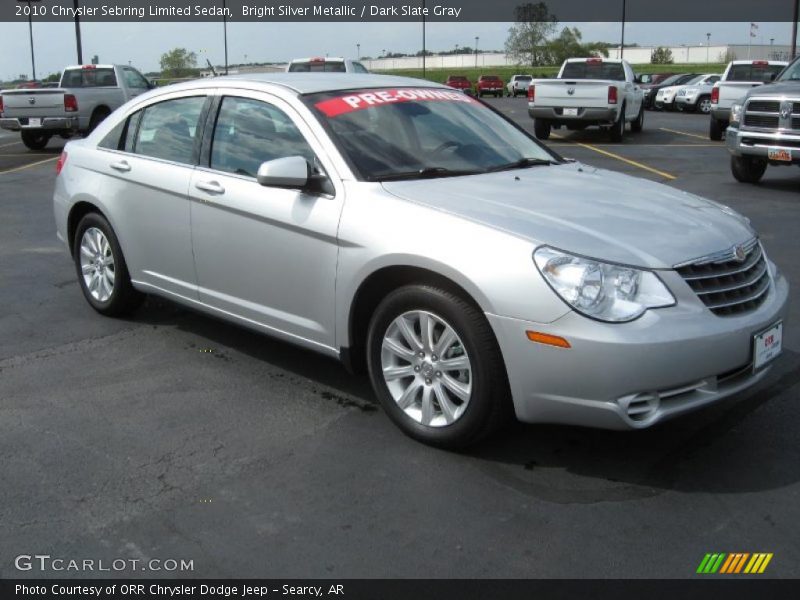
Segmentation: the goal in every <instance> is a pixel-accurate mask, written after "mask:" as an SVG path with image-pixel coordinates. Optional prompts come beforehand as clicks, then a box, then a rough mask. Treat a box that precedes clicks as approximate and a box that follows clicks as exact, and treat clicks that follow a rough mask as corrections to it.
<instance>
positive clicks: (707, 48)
mask: <svg viewBox="0 0 800 600" xmlns="http://www.w3.org/2000/svg"><path fill="white" fill-rule="evenodd" d="M710 52H711V34H710V33H707V34H706V64H708V63H709V62H710V61H709V54H710Z"/></svg>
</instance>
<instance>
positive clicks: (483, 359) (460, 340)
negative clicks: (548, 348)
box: [367, 285, 510, 449]
mask: <svg viewBox="0 0 800 600" xmlns="http://www.w3.org/2000/svg"><path fill="white" fill-rule="evenodd" d="M367 348H368V367H369V375H370V379H371V382H372V386H373V388H374V390H375V393H376V395H377V396H378V398H379V400H380V401H381V404H382V405H383V407H384V409H385V410H386V413H387V414H388V415H389V417H390V418H391V419H392V421H394V422H395V424H396V425H397V426H398V427H400V429H402V430H403V431H404V432H405V433H406V434H407V435H409V436H411V437H412V438H414V439H416V440H418V441H421V442H423V443H426V444H430V445H432V446H438V447H441V448H453V449H455V448H463V447H465V446H468V445H470V444H473V443H475V442H477V441H478V440H480V439H481V438H483V437H485V436H487V435H489V434H491V433H492V432H494V431H496V430H497V429H498V428H499V427H500V426H501V425H502V424H503V423H504V421H505V420H506V418H507V417H508V416H509V415H510V410H509V406H510V403H509V398H510V393H509V391H508V382H507V379H506V375H505V368H504V366H503V360H502V356H501V354H500V349H499V347H498V345H497V341H496V339H495V337H494V333H493V332H492V329H491V327H490V326H489V323H488V322H487V321H486V318H485V316H484V315H483V313H482V312H481V311H479V310H478V309H477V308H475V307H474V306H473V305H472V304H470V303H469V302H467V301H465V300H464V299H463V298H461V297H459V296H457V295H455V294H453V293H451V292H448V291H445V290H443V289H439V288H436V287H432V286H428V285H409V286H405V287H402V288H400V289H397V290H395V291H394V292H392V293H391V294H389V295H388V296H387V297H386V298H385V299H384V300H383V302H381V303H380V305H379V306H378V308H377V309H376V311H375V314H374V315H373V317H372V321H371V323H370V327H369V333H368V340H367Z"/></svg>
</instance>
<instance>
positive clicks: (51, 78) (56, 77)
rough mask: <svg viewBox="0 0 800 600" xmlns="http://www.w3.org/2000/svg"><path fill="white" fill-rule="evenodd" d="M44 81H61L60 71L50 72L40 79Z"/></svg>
mask: <svg viewBox="0 0 800 600" xmlns="http://www.w3.org/2000/svg"><path fill="white" fill-rule="evenodd" d="M42 81H44V82H45V83H47V82H49V81H61V73H50V75H48V76H47V77H45V78H44V79H42Z"/></svg>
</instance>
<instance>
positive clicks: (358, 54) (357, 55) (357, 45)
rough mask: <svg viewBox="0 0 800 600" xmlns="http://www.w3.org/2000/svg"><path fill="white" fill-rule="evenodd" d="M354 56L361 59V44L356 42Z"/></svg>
mask: <svg viewBox="0 0 800 600" xmlns="http://www.w3.org/2000/svg"><path fill="white" fill-rule="evenodd" d="M356 57H357V59H358V60H361V44H356Z"/></svg>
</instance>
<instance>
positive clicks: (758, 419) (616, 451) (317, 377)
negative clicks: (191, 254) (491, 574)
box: [131, 297, 800, 503]
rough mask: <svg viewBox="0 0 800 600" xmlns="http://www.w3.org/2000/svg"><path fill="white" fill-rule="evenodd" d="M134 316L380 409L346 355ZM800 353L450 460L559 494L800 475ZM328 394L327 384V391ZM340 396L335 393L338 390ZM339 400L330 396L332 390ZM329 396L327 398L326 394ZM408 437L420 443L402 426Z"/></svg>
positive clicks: (702, 487) (530, 490)
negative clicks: (738, 377) (701, 397)
mask: <svg viewBox="0 0 800 600" xmlns="http://www.w3.org/2000/svg"><path fill="white" fill-rule="evenodd" d="M131 322H133V323H138V324H140V325H149V326H152V327H161V326H164V327H177V328H178V330H180V331H182V332H185V333H189V334H191V335H192V336H196V337H198V338H201V339H203V340H207V343H208V344H209V345H210V346H218V347H220V348H223V349H229V350H232V351H235V352H238V353H242V354H244V355H247V356H249V357H251V358H253V359H255V360H257V361H263V362H265V363H268V364H269V365H271V366H273V367H277V368H279V369H283V370H285V371H287V372H290V373H291V374H293V375H296V376H298V377H300V378H305V379H307V380H310V381H311V382H315V383H317V384H320V385H321V386H325V387H328V388H330V389H333V390H335V391H336V394H337V398H338V399H339V400H342V401H339V404H341V405H342V406H345V407H357V408H360V409H361V410H362V411H365V410H366V409H369V411H370V412H372V411H375V410H380V407H379V405H378V404H377V400H376V399H375V397H374V395H373V393H372V391H371V388H370V384H369V381H368V379H367V377H366V376H364V375H355V376H354V375H351V374H349V373H348V372H347V371H346V370H345V369H344V367H343V366H342V365H341V364H340V363H338V362H337V361H336V360H333V359H330V358H328V357H325V356H322V355H319V354H316V353H314V352H311V351H308V350H305V349H302V348H299V347H296V346H293V345H291V344H289V343H286V342H283V341H280V340H276V339H274V338H270V337H268V336H266V335H262V334H260V333H257V332H253V331H250V330H248V329H245V328H242V327H238V326H236V325H233V324H229V323H226V322H222V321H220V320H218V319H215V318H213V317H208V316H206V315H204V314H201V313H198V312H195V311H192V310H189V309H186V308H183V307H181V306H179V305H177V304H173V303H171V302H169V301H167V300H162V299H159V298H154V297H149V298H148V300H147V302H146V303H145V305H144V306H143V307H142V308H141V309H140V310H139V311H137V313H136V314H135V315H134V316H133V318H132V319H131ZM799 383H800V354H798V353H795V352H792V351H788V350H786V351H784V355H783V356H782V357H781V358H780V359H779V360H778V362H777V364H776V365H775V367H774V368H773V370H772V372H771V373H770V374H769V375H768V376H767V377H766V378H765V380H764V381H762V382H761V383H760V384H759V385H757V386H756V387H754V388H753V389H751V390H748V391H746V392H744V393H742V394H740V395H738V396H735V397H733V398H730V399H728V400H725V401H723V402H721V403H719V404H717V405H715V406H712V407H709V408H706V409H703V410H700V411H697V412H695V413H692V414H690V415H686V416H683V417H680V418H677V419H674V420H672V421H668V422H666V423H664V424H661V425H658V426H655V427H652V428H650V429H647V430H643V431H605V430H596V429H589V428H582V427H570V426H557V425H527V424H521V423H513V424H511V425H509V426H508V427H507V428H506V429H505V430H504V431H502V432H500V433H499V434H498V435H495V436H494V437H492V438H490V439H488V440H486V441H484V442H482V443H480V444H478V445H477V446H475V447H473V448H470V449H469V450H467V451H465V452H463V453H449V454H446V455H442V456H445V457H444V458H442V460H446V461H449V460H453V461H456V462H458V463H462V462H463V461H467V462H468V463H469V464H470V466H473V467H475V468H477V469H479V470H480V471H482V472H483V474H484V475H485V476H486V477H488V478H489V479H491V480H494V481H495V482H496V483H498V484H500V485H503V486H506V487H511V488H513V489H515V490H517V491H519V492H521V493H523V494H526V495H530V496H532V497H536V498H538V499H541V500H545V501H549V502H556V503H595V502H605V501H623V500H632V499H637V498H647V497H651V496H656V495H659V494H662V493H664V492H666V491H669V490H676V491H682V492H709V493H745V492H758V491H763V490H771V489H777V488H782V487H785V486H788V485H791V484H794V483H796V482H797V481H800V445H798V444H797V433H796V431H797V430H796V427H795V424H796V423H798V422H800V403H798V402H796V401H795V398H796V396H797V394H798V390H800V388H798V387H797V385H798V384H799ZM321 395H323V396H324V393H323V394H321ZM329 395H330V394H329ZM325 399H326V400H329V399H330V398H327V397H326V398H325ZM321 401H322V400H321ZM397 436H398V440H397V441H398V442H399V443H407V444H416V442H414V441H412V440H410V439H407V438H404V437H403V436H402V434H401V433H400V432H399V431H398V432H397Z"/></svg>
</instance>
